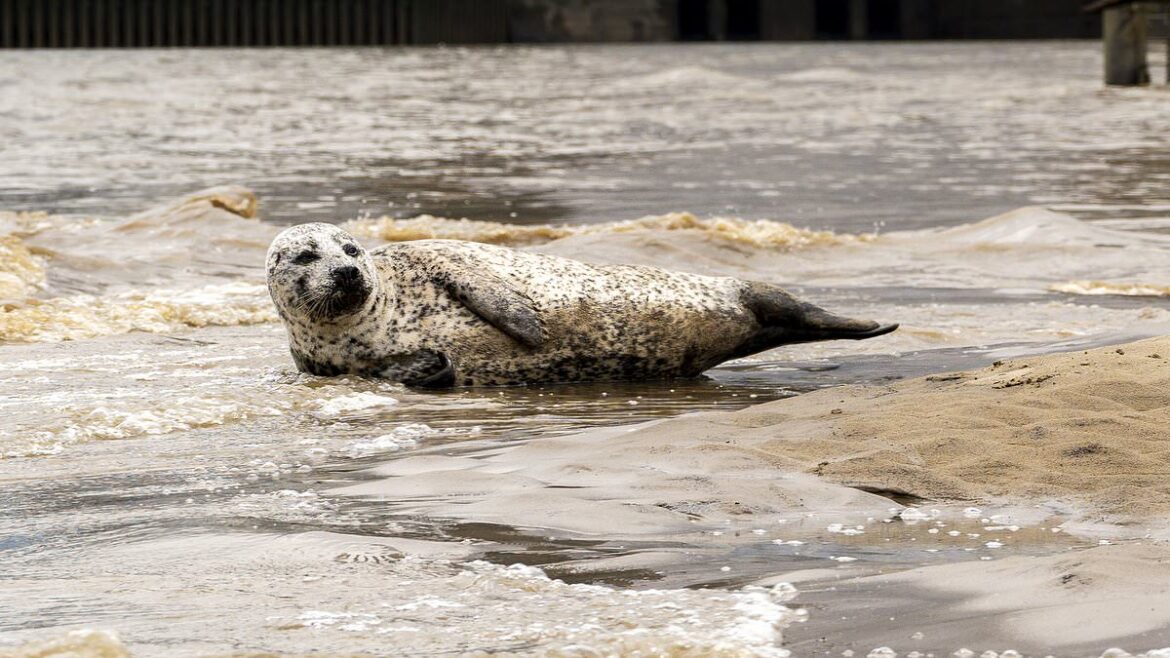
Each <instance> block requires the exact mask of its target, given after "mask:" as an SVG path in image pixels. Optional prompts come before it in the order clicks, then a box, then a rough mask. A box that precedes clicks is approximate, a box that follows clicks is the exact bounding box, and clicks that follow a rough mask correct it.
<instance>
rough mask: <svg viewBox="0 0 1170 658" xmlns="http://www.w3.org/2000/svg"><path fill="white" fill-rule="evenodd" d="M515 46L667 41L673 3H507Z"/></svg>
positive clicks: (671, 34) (673, 34)
mask: <svg viewBox="0 0 1170 658" xmlns="http://www.w3.org/2000/svg"><path fill="white" fill-rule="evenodd" d="M508 4H509V10H508V33H509V36H510V38H511V40H512V41H516V42H538V43H539V42H567V41H670V40H673V39H675V38H677V36H678V35H677V17H676V14H677V6H678V3H677V0H621V1H605V0H509V3H508Z"/></svg>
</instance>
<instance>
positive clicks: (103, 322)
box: [0, 282, 277, 342]
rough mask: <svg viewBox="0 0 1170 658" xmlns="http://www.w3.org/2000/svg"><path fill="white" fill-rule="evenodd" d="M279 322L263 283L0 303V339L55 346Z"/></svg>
mask: <svg viewBox="0 0 1170 658" xmlns="http://www.w3.org/2000/svg"><path fill="white" fill-rule="evenodd" d="M276 320H277V315H276V310H275V309H274V308H273V307H272V302H271V301H270V300H269V298H268V294H267V292H266V290H265V288H264V286H263V285H260V284H250V283H244V282H233V283H226V284H213V285H208V286H204V287H201V288H198V289H195V290H165V289H163V290H154V291H150V292H140V291H131V292H124V293H119V294H116V295H113V296H111V297H95V296H92V295H79V296H77V297H70V298H56V299H50V300H43V301H42V300H36V299H26V300H25V301H24V302H19V303H8V304H2V305H0V341H10V342H56V341H63V340H80V339H85V338H94V337H97V336H106V335H112V334H124V333H129V332H132V331H144V332H149V333H165V332H170V331H176V330H181V329H189V328H198V327H215V326H233V325H251V324H261V323H266V322H275V321H276Z"/></svg>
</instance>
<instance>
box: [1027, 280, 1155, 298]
mask: <svg viewBox="0 0 1170 658" xmlns="http://www.w3.org/2000/svg"><path fill="white" fill-rule="evenodd" d="M1048 289H1049V290H1051V291H1053V292H1063V293H1065V294H1068V295H1119V296H1124V297H1170V286H1167V285H1158V284H1147V283H1110V282H1108V281H1067V282H1065V283H1054V284H1052V285H1051V286H1049V287H1048Z"/></svg>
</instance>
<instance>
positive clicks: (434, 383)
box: [369, 350, 455, 388]
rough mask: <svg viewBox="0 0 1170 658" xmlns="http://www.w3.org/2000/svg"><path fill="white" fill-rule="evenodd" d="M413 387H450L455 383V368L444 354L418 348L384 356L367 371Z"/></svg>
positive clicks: (375, 375)
mask: <svg viewBox="0 0 1170 658" xmlns="http://www.w3.org/2000/svg"><path fill="white" fill-rule="evenodd" d="M369 374H370V375H372V376H374V377H381V378H382V379H389V380H391V381H395V382H399V383H402V384H405V385H407V386H411V387H414V388H451V387H452V386H454V385H455V368H454V366H452V365H451V360H450V359H448V358H447V355H446V354H443V353H441V352H436V351H434V350H419V351H417V352H411V353H409V354H394V355H391V356H388V357H386V358H385V359H383V360H382V362H381V363H379V364H378V365H377V366H376V367H375V368H374V369H372V371H371V372H370V373H369Z"/></svg>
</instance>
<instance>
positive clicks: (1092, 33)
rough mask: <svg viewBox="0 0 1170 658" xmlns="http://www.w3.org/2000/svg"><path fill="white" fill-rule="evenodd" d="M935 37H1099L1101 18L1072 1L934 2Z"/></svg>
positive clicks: (989, 0) (947, 0)
mask: <svg viewBox="0 0 1170 658" xmlns="http://www.w3.org/2000/svg"><path fill="white" fill-rule="evenodd" d="M931 4H932V5H933V12H934V16H933V21H934V25H933V29H932V33H933V34H932V36H933V37H934V38H939V39H954V38H959V39H1036V38H1041V39H1042V38H1077V37H1096V36H1100V34H1101V17H1100V16H1098V15H1096V14H1086V13H1084V12H1082V11H1081V10H1080V5H1081V3H1080V2H1070V1H1069V0H983V1H981V0H945V1H944V0H935V1H934V2H932V3H931Z"/></svg>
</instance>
